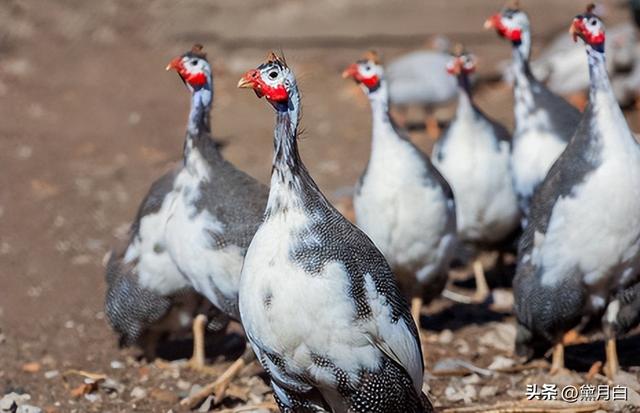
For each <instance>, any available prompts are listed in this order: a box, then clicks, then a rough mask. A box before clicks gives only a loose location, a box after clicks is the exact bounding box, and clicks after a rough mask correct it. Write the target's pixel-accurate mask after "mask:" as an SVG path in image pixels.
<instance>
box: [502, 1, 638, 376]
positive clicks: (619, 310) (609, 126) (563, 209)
mask: <svg viewBox="0 0 640 413" xmlns="http://www.w3.org/2000/svg"><path fill="white" fill-rule="evenodd" d="M591 11H592V8H591V7H590V8H589V9H588V11H587V13H585V14H583V15H579V16H576V17H575V19H574V20H573V23H572V25H571V33H572V34H573V37H574V39H576V38H577V37H580V38H581V39H582V40H583V41H584V43H585V45H586V51H587V57H588V62H589V74H590V78H591V84H590V90H589V105H588V106H587V108H586V111H585V114H584V117H583V119H582V122H581V123H580V126H579V127H578V129H577V131H576V133H575V135H574V136H573V138H572V139H571V141H570V142H569V145H568V146H567V149H566V150H565V151H564V152H563V153H562V155H561V156H560V158H559V159H558V161H557V162H556V163H555V164H554V165H553V167H552V168H551V170H550V171H549V174H548V176H547V177H546V179H545V180H544V182H543V183H542V185H541V186H540V188H539V190H538V191H537V192H536V195H535V196H534V199H533V203H532V209H531V216H530V223H529V225H528V226H527V228H526V229H525V232H524V235H523V238H522V239H521V244H520V251H519V254H518V268H517V273H516V277H515V279H514V295H515V310H516V316H517V320H518V334H517V337H516V345H517V346H516V348H517V351H518V352H519V353H520V354H522V355H528V356H531V355H532V353H533V351H534V349H536V348H537V349H539V348H540V347H543V346H545V345H546V346H547V347H548V346H549V345H553V346H554V352H553V369H552V371H554V372H557V371H559V370H560V369H562V368H563V365H564V359H563V343H562V337H563V334H565V333H566V332H568V331H569V330H570V329H576V330H577V331H580V330H581V328H582V327H583V326H584V325H585V324H586V323H588V322H589V321H591V319H597V317H600V316H602V325H603V329H604V332H605V335H606V337H607V344H606V356H607V374H608V375H609V376H610V377H612V376H613V375H615V374H616V372H617V370H618V366H619V365H618V359H617V355H616V343H615V340H616V333H620V332H623V331H624V330H626V329H628V328H629V327H630V326H631V325H632V324H633V323H634V322H635V323H637V311H638V302H637V301H636V299H637V292H638V291H637V288H638V287H637V283H638V279H639V277H638V274H639V271H640V147H639V145H638V144H637V143H636V141H635V139H634V136H633V134H632V132H631V131H630V130H629V127H628V125H627V123H626V121H625V118H624V116H623V114H622V111H621V110H620V108H619V106H618V104H617V102H616V100H615V96H614V95H613V91H612V90H611V85H610V82H609V77H608V75H607V72H606V63H605V54H604V41H605V30H604V25H603V23H602V21H601V20H600V19H599V18H598V17H597V16H596V15H594V14H593V13H592V12H591ZM634 284H636V285H635V287H634ZM634 297H635V298H634ZM634 311H635V315H634Z"/></svg>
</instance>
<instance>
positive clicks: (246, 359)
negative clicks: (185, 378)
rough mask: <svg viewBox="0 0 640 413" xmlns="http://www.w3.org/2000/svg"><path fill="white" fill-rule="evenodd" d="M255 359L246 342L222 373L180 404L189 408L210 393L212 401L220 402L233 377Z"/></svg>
mask: <svg viewBox="0 0 640 413" xmlns="http://www.w3.org/2000/svg"><path fill="white" fill-rule="evenodd" d="M253 361H255V356H254V354H253V350H252V349H251V346H249V345H248V344H247V348H246V349H245V351H244V353H242V356H240V358H238V359H237V360H236V361H234V362H233V363H232V364H231V366H229V368H227V369H226V370H225V371H224V373H222V374H221V375H220V377H218V378H217V379H216V380H215V381H214V382H213V383H210V384H208V385H206V386H204V387H203V388H202V390H200V391H199V392H197V393H195V394H193V395H191V396H189V397H186V398H184V399H182V400H181V401H180V405H181V406H186V407H188V408H190V409H192V408H194V407H195V406H197V405H198V403H200V402H201V401H202V400H204V399H206V398H207V397H209V396H210V395H213V397H214V402H215V403H220V402H221V401H222V399H223V398H224V396H225V393H226V391H227V388H228V387H229V384H231V382H232V381H233V379H235V378H236V377H237V376H238V374H240V372H241V371H242V369H244V367H245V366H247V365H249V364H250V363H252V362H253Z"/></svg>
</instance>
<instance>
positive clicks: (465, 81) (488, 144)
mask: <svg viewBox="0 0 640 413" xmlns="http://www.w3.org/2000/svg"><path fill="white" fill-rule="evenodd" d="M475 69H476V61H475V57H474V56H472V55H471V54H469V53H466V52H464V51H463V50H462V48H461V47H458V50H457V51H456V55H455V56H454V57H453V58H452V59H451V60H450V62H449V63H448V64H447V71H448V72H449V73H450V74H451V75H453V76H454V77H456V78H457V80H458V108H457V110H456V116H455V118H454V119H453V121H451V123H450V124H449V127H448V128H447V129H446V130H445V131H444V133H443V135H442V137H441V138H440V139H439V140H438V141H437V142H436V145H435V146H434V148H433V154H432V156H431V160H432V161H433V164H434V165H435V166H436V167H437V168H438V170H439V171H441V172H442V174H443V175H444V177H445V179H446V180H447V182H449V184H450V185H451V187H452V189H453V192H454V194H455V199H456V222H457V230H458V238H459V240H460V241H461V242H463V243H469V244H472V245H474V246H495V245H496V244H497V243H499V242H501V241H503V240H505V239H506V238H507V237H508V236H509V235H511V234H512V233H513V232H514V231H515V230H516V229H517V227H518V225H519V217H520V212H519V210H518V200H517V197H516V194H515V191H514V189H513V181H512V178H511V168H510V165H509V159H510V147H511V136H510V135H509V132H508V131H507V130H506V129H505V128H504V126H502V125H501V124H499V123H497V122H496V121H494V120H492V119H490V118H489V117H488V116H487V115H485V114H484V113H483V112H482V111H481V110H480V109H479V108H478V107H477V106H476V105H475V103H474V102H473V98H472V96H471V90H470V86H469V75H470V74H471V73H473V72H474V71H475ZM473 267H474V274H475V277H476V286H477V291H476V296H475V300H476V301H480V302H482V301H484V300H485V299H486V298H487V295H488V294H489V289H488V286H487V282H486V280H485V278H484V271H483V269H482V264H481V262H480V260H476V262H475V263H474V265H473Z"/></svg>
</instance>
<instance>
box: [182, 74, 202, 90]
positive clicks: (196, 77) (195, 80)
mask: <svg viewBox="0 0 640 413" xmlns="http://www.w3.org/2000/svg"><path fill="white" fill-rule="evenodd" d="M184 81H185V82H187V83H188V84H190V85H191V86H193V87H200V86H204V85H205V84H206V83H207V77H206V76H205V74H204V73H202V72H198V73H185V75H184Z"/></svg>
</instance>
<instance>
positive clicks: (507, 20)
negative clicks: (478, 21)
mask: <svg viewBox="0 0 640 413" xmlns="http://www.w3.org/2000/svg"><path fill="white" fill-rule="evenodd" d="M484 28H485V29H494V30H495V31H496V32H497V33H498V35H500V36H501V37H504V38H505V39H507V40H510V41H511V42H512V43H513V44H515V45H519V44H520V43H521V42H522V38H523V36H524V34H525V33H527V34H528V32H529V16H527V13H525V12H524V11H522V10H520V8H519V5H518V2H517V1H512V2H510V3H509V4H508V5H507V6H506V7H505V8H503V9H502V11H501V12H500V13H496V14H494V15H493V16H491V17H489V18H488V19H487V20H486V21H485V22H484Z"/></svg>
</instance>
